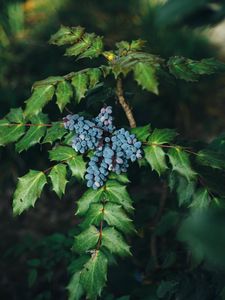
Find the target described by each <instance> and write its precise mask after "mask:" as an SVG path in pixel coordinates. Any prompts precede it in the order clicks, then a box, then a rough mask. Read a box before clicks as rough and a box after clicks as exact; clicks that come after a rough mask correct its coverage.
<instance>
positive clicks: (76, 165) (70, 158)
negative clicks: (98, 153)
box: [49, 146, 86, 179]
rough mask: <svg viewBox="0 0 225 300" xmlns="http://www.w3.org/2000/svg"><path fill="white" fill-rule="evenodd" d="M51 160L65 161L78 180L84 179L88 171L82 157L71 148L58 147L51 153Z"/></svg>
mask: <svg viewBox="0 0 225 300" xmlns="http://www.w3.org/2000/svg"><path fill="white" fill-rule="evenodd" d="M49 158H50V160H55V161H64V162H65V163H66V164H68V166H69V168H70V170H71V172H72V175H73V176H75V177H76V178H77V179H83V178H84V174H85V171H86V163H85V161H84V160H83V157H82V156H81V155H78V154H77V153H76V152H75V151H74V150H73V149H72V148H71V147H67V146H58V147H56V148H54V149H52V150H50V151H49Z"/></svg>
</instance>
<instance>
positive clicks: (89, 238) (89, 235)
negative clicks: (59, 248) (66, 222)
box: [73, 226, 99, 254]
mask: <svg viewBox="0 0 225 300" xmlns="http://www.w3.org/2000/svg"><path fill="white" fill-rule="evenodd" d="M98 239H99V231H98V230H97V228H96V227H95V226H90V227H89V228H88V229H86V230H85V231H82V232H81V233H80V234H79V235H77V236H75V241H74V245H73V249H74V250H75V251H76V252H77V253H80V254H82V253H86V251H87V250H89V249H93V248H94V247H95V246H96V245H97V242H98Z"/></svg>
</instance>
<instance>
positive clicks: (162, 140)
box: [148, 128, 177, 145]
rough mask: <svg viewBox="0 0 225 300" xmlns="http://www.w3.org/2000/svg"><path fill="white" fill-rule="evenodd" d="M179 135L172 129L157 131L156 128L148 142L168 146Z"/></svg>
mask: <svg viewBox="0 0 225 300" xmlns="http://www.w3.org/2000/svg"><path fill="white" fill-rule="evenodd" d="M176 135H177V133H176V132H175V131H174V130H172V129H167V128H166V129H157V128H155V129H154V131H153V132H152V134H151V135H150V137H149V139H148V141H149V142H150V143H152V144H158V145H162V144H167V143H170V142H171V141H173V139H174V138H175V136H176Z"/></svg>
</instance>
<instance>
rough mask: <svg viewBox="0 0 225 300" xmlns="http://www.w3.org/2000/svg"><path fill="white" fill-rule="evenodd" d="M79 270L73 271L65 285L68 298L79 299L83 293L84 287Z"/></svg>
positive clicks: (69, 299) (70, 299) (71, 299)
mask: <svg viewBox="0 0 225 300" xmlns="http://www.w3.org/2000/svg"><path fill="white" fill-rule="evenodd" d="M80 276H81V272H77V273H74V274H73V276H72V278H71V279H70V283H69V284H68V286H67V289H68V292H69V297H68V300H79V299H80V298H81V297H82V296H83V294H84V289H83V287H82V284H81V282H80Z"/></svg>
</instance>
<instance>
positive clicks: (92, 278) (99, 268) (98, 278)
mask: <svg viewBox="0 0 225 300" xmlns="http://www.w3.org/2000/svg"><path fill="white" fill-rule="evenodd" d="M107 264H108V261H107V258H106V256H105V255H104V254H103V253H102V252H101V251H100V250H96V251H95V252H94V253H93V254H92V256H91V258H90V260H89V261H88V262H87V263H86V264H85V265H84V268H83V270H82V272H81V283H82V286H83V288H84V289H85V291H86V293H87V298H89V299H91V300H96V299H97V296H100V295H101V291H102V289H103V287H104V285H105V282H106V274H107Z"/></svg>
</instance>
